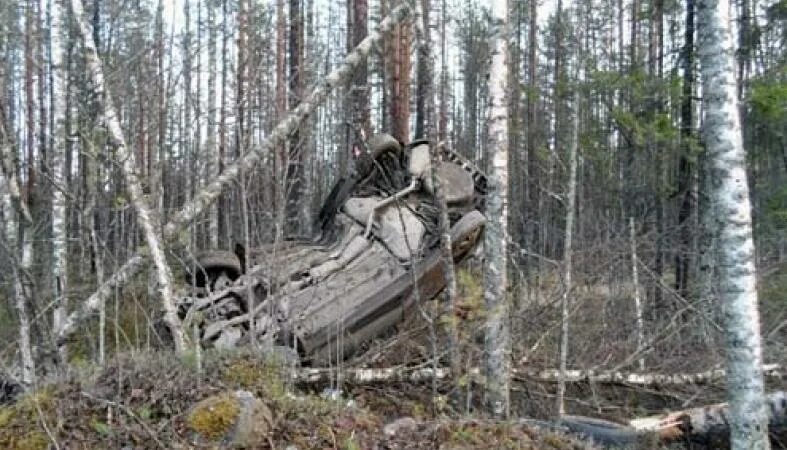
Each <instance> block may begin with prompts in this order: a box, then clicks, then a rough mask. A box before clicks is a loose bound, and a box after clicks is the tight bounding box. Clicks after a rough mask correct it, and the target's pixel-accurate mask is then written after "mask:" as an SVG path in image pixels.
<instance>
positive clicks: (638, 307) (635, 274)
mask: <svg viewBox="0 0 787 450" xmlns="http://www.w3.org/2000/svg"><path fill="white" fill-rule="evenodd" d="M629 241H631V283H632V284H633V285H634V286H633V287H634V314H635V317H634V319H635V320H636V322H637V352H641V351H642V349H643V346H644V345H645V326H644V323H643V320H642V300H641V299H640V295H639V292H640V291H639V271H638V270H637V240H636V233H635V229H634V218H633V217H629ZM637 364H638V365H639V370H640V371H645V358H639V360H638V361H637Z"/></svg>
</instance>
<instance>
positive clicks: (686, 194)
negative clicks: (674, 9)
mask: <svg viewBox="0 0 787 450" xmlns="http://www.w3.org/2000/svg"><path fill="white" fill-rule="evenodd" d="M685 33H686V34H685V40H684V42H683V61H684V68H683V91H682V94H681V104H680V139H681V148H680V157H679V158H678V194H679V195H680V196H681V197H682V200H681V204H680V209H679V210H678V230H679V233H680V246H679V247H678V252H677V254H676V256H675V291H676V292H677V293H678V294H680V295H681V296H682V297H683V298H687V296H688V284H689V254H690V251H691V248H690V247H691V231H692V230H691V227H690V226H689V223H688V222H689V220H688V219H689V217H690V216H691V207H692V172H693V170H692V164H691V160H690V159H689V158H690V155H691V152H692V144H693V142H694V141H693V135H694V104H693V101H692V100H693V96H694V0H687V1H686V32H685Z"/></svg>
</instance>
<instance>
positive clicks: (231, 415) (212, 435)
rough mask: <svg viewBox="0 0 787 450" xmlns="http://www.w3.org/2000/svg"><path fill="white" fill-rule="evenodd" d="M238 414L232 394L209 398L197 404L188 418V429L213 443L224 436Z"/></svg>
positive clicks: (238, 410) (238, 406)
mask: <svg viewBox="0 0 787 450" xmlns="http://www.w3.org/2000/svg"><path fill="white" fill-rule="evenodd" d="M238 414H240V405H239V404H238V400H237V399H236V398H235V396H234V395H233V394H232V393H229V392H228V393H225V394H221V395H218V396H215V397H209V398H207V399H205V400H203V401H201V402H200V403H198V404H197V405H196V406H195V407H194V409H193V410H192V411H191V413H190V414H189V416H188V419H187V423H188V425H189V427H190V428H191V429H192V430H193V431H195V432H197V433H199V434H200V435H201V436H203V437H205V438H207V439H209V440H211V441H215V440H218V439H220V438H221V437H222V436H224V435H226V434H227V432H228V431H230V429H231V428H232V427H233V425H234V424H235V421H236V420H237V418H238Z"/></svg>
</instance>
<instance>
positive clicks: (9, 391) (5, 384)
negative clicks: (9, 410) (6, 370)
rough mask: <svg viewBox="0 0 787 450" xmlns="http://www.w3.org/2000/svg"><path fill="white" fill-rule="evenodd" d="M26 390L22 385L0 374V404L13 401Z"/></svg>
mask: <svg viewBox="0 0 787 450" xmlns="http://www.w3.org/2000/svg"><path fill="white" fill-rule="evenodd" d="M22 392H24V388H22V385H21V384H19V383H17V382H15V381H13V380H12V379H11V378H10V377H9V378H7V377H5V376H4V375H2V374H0V405H4V404H6V403H13V402H14V401H16V398H17V397H19V395H20V394H21V393H22Z"/></svg>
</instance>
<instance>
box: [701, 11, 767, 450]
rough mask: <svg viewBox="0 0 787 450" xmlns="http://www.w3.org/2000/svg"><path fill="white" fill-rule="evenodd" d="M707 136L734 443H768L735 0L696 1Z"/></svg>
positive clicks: (753, 445) (752, 445) (760, 446)
mask: <svg viewBox="0 0 787 450" xmlns="http://www.w3.org/2000/svg"><path fill="white" fill-rule="evenodd" d="M697 19H698V27H697V52H698V54H699V57H700V66H701V74H702V88H703V100H704V104H705V111H706V115H705V121H704V137H705V143H706V146H707V149H708V155H709V162H710V164H711V168H712V176H713V180H714V182H713V190H712V193H711V200H712V205H713V207H712V208H713V212H714V216H715V217H716V220H717V221H718V226H719V229H720V233H719V241H718V254H717V258H718V267H719V275H720V282H719V291H720V296H721V300H722V308H723V323H724V334H725V336H726V342H727V343H726V353H727V358H726V359H727V386H728V388H727V389H728V397H729V403H730V425H731V426H730V428H731V438H730V439H731V444H732V448H736V449H737V448H741V449H742V448H750V449H755V448H756V449H767V448H769V441H768V417H767V414H766V409H765V397H764V388H763V376H762V346H761V342H760V339H761V337H760V319H759V312H758V310H757V288H756V269H755V266H754V242H753V239H752V227H751V206H750V202H749V186H748V184H747V176H746V166H745V164H746V155H745V152H744V149H743V140H742V135H741V126H740V117H739V112H738V103H737V100H736V99H737V93H736V84H735V61H734V57H733V51H734V45H733V40H732V35H731V31H730V28H729V20H730V16H729V3H728V2H726V1H719V0H699V1H698V3H697Z"/></svg>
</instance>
